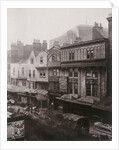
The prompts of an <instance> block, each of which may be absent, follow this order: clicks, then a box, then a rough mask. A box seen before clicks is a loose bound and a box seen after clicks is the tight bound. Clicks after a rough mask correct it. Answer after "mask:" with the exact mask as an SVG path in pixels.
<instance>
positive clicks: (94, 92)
mask: <svg viewBox="0 0 119 150" xmlns="http://www.w3.org/2000/svg"><path fill="white" fill-rule="evenodd" d="M97 91H98V85H97V84H93V85H92V96H97Z"/></svg>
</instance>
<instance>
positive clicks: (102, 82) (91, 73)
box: [61, 39, 108, 100]
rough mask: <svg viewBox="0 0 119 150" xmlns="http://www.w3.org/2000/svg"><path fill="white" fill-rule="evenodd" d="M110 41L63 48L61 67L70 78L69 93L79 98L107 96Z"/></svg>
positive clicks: (99, 40) (104, 40)
mask: <svg viewBox="0 0 119 150" xmlns="http://www.w3.org/2000/svg"><path fill="white" fill-rule="evenodd" d="M107 55H108V39H98V40H91V41H87V42H82V43H77V44H72V45H70V46H65V47H61V67H62V68H63V70H64V75H65V76H67V77H68V93H69V94H78V96H79V97H83V98H85V97H87V96H90V97H97V98H99V100H101V98H103V97H106V95H107Z"/></svg>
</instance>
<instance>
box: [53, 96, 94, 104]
mask: <svg viewBox="0 0 119 150" xmlns="http://www.w3.org/2000/svg"><path fill="white" fill-rule="evenodd" d="M56 99H58V100H61V101H64V102H68V103H73V104H79V105H85V106H92V103H87V102H83V101H80V100H79V99H73V100H72V99H63V98H61V97H56Z"/></svg>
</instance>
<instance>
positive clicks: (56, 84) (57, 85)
mask: <svg viewBox="0 0 119 150" xmlns="http://www.w3.org/2000/svg"><path fill="white" fill-rule="evenodd" d="M54 90H55V91H59V83H58V82H54Z"/></svg>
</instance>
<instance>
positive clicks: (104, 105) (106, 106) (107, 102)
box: [92, 97, 112, 111]
mask: <svg viewBox="0 0 119 150" xmlns="http://www.w3.org/2000/svg"><path fill="white" fill-rule="evenodd" d="M92 107H93V108H97V109H100V110H106V111H112V97H106V98H104V99H103V100H101V101H99V102H97V103H95V104H94V105H93V106H92Z"/></svg>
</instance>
